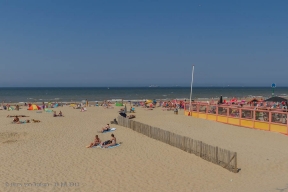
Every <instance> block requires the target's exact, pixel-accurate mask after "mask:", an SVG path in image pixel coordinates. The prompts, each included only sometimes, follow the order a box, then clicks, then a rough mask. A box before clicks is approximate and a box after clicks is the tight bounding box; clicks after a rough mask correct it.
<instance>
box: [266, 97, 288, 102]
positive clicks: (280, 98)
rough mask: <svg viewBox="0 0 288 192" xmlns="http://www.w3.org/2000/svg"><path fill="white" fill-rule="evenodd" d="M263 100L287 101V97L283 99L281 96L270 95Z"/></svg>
mask: <svg viewBox="0 0 288 192" xmlns="http://www.w3.org/2000/svg"><path fill="white" fill-rule="evenodd" d="M265 101H270V102H283V101H284V102H287V99H284V98H282V97H277V96H276V97H270V98H269V99H266V100H265Z"/></svg>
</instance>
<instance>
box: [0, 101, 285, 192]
mask: <svg viewBox="0 0 288 192" xmlns="http://www.w3.org/2000/svg"><path fill="white" fill-rule="evenodd" d="M87 109H88V110H87V111H86V112H80V110H78V109H73V108H72V107H68V106H64V107H58V108H56V109H55V110H56V111H57V112H59V111H60V110H61V111H62V112H63V114H64V116H65V117H56V118H54V117H52V113H46V112H42V113H37V112H36V111H27V110H26V108H24V107H23V109H20V111H4V110H1V111H0V122H1V126H0V161H1V165H0V168H1V175H0V180H1V181H2V182H1V185H0V191H219V192H220V191H221V192H223V191H239V192H242V191H253V192H258V191H259V192H263V191H267V192H268V191H269V192H270V191H275V192H276V191H288V175H287V170H288V150H287V149H286V146H288V137H287V136H285V135H282V134H279V133H273V132H267V131H260V130H254V129H248V128H243V127H237V126H232V125H226V124H222V123H218V122H213V121H208V120H203V119H197V118H193V117H187V116H184V112H183V110H182V111H179V115H174V114H173V112H172V111H162V110H161V109H160V108H156V109H154V110H151V111H147V110H144V109H143V108H140V107H138V108H136V113H135V115H136V118H135V121H139V122H143V123H145V124H149V125H153V126H156V127H159V128H161V129H165V130H169V131H171V132H175V133H177V134H180V135H185V136H188V137H191V138H193V139H196V140H201V141H203V142H205V143H207V144H209V145H215V146H219V147H221V148H224V149H228V150H231V151H235V152H237V153H238V167H239V168H240V169H241V170H240V172H239V173H232V172H229V171H227V170H226V169H223V168H222V167H220V166H217V165H215V164H212V163H209V162H207V161H205V160H203V159H201V158H199V157H197V156H195V155H193V154H189V153H186V152H184V151H181V150H180V149H177V148H175V147H172V146H169V145H167V144H164V143H162V142H160V141H156V140H153V139H151V138H148V137H146V136H144V135H141V134H139V133H137V132H134V131H132V130H130V129H128V128H124V127H121V126H118V125H113V126H112V127H115V128H117V129H116V131H114V132H113V133H114V134H115V136H116V138H117V142H122V144H121V146H119V147H116V148H112V149H100V148H91V149H87V148H85V146H86V145H88V144H89V143H90V142H92V141H93V140H94V136H95V135H96V134H97V131H98V130H100V129H101V127H103V126H105V124H107V123H109V122H110V121H111V120H113V119H114V118H116V117H117V115H118V113H117V111H118V110H119V109H120V107H114V109H104V108H102V107H88V108H87ZM7 115H27V116H29V117H28V118H20V119H21V120H25V119H30V120H31V119H37V120H40V121H41V122H40V123H27V124H12V123H11V122H12V120H13V118H7V117H6V116H7ZM98 135H99V137H100V139H101V140H107V139H109V138H110V133H105V134H101V133H100V134H98Z"/></svg>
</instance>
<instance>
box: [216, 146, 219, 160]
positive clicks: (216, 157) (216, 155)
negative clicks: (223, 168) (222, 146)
mask: <svg viewBox="0 0 288 192" xmlns="http://www.w3.org/2000/svg"><path fill="white" fill-rule="evenodd" d="M216 163H217V164H218V163H219V159H218V146H217V147H216Z"/></svg>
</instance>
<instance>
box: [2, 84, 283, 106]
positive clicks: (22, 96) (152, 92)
mask: <svg viewBox="0 0 288 192" xmlns="http://www.w3.org/2000/svg"><path fill="white" fill-rule="evenodd" d="M271 93H272V89H271V88H263V87H261V88H257V87H254V88H251V87H250V88H236V87H235V88H232V87H227V88H220V87H218V88H215V87H213V88H211V87H209V88H208V87H201V88H200V87H196V88H193V96H192V97H193V99H199V98H200V99H205V98H219V96H220V95H223V97H247V96H263V97H270V96H271ZM286 94H287V95H288V88H276V89H275V95H278V96H280V95H281V96H284V97H285V96H286ZM189 97H190V88H189V87H157V88H144V87H141V88H113V87H110V88H109V89H108V88H107V87H106V88H0V101H5V102H33V101H37V102H42V101H62V102H65V101H66V102H69V101H82V100H85V99H88V100H89V101H102V100H111V99H124V100H133V99H175V98H187V99H188V98H189Z"/></svg>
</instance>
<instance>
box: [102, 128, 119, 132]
mask: <svg viewBox="0 0 288 192" xmlns="http://www.w3.org/2000/svg"><path fill="white" fill-rule="evenodd" d="M115 130H116V128H110V129H109V130H108V131H104V132H103V133H109V132H113V131H115Z"/></svg>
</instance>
